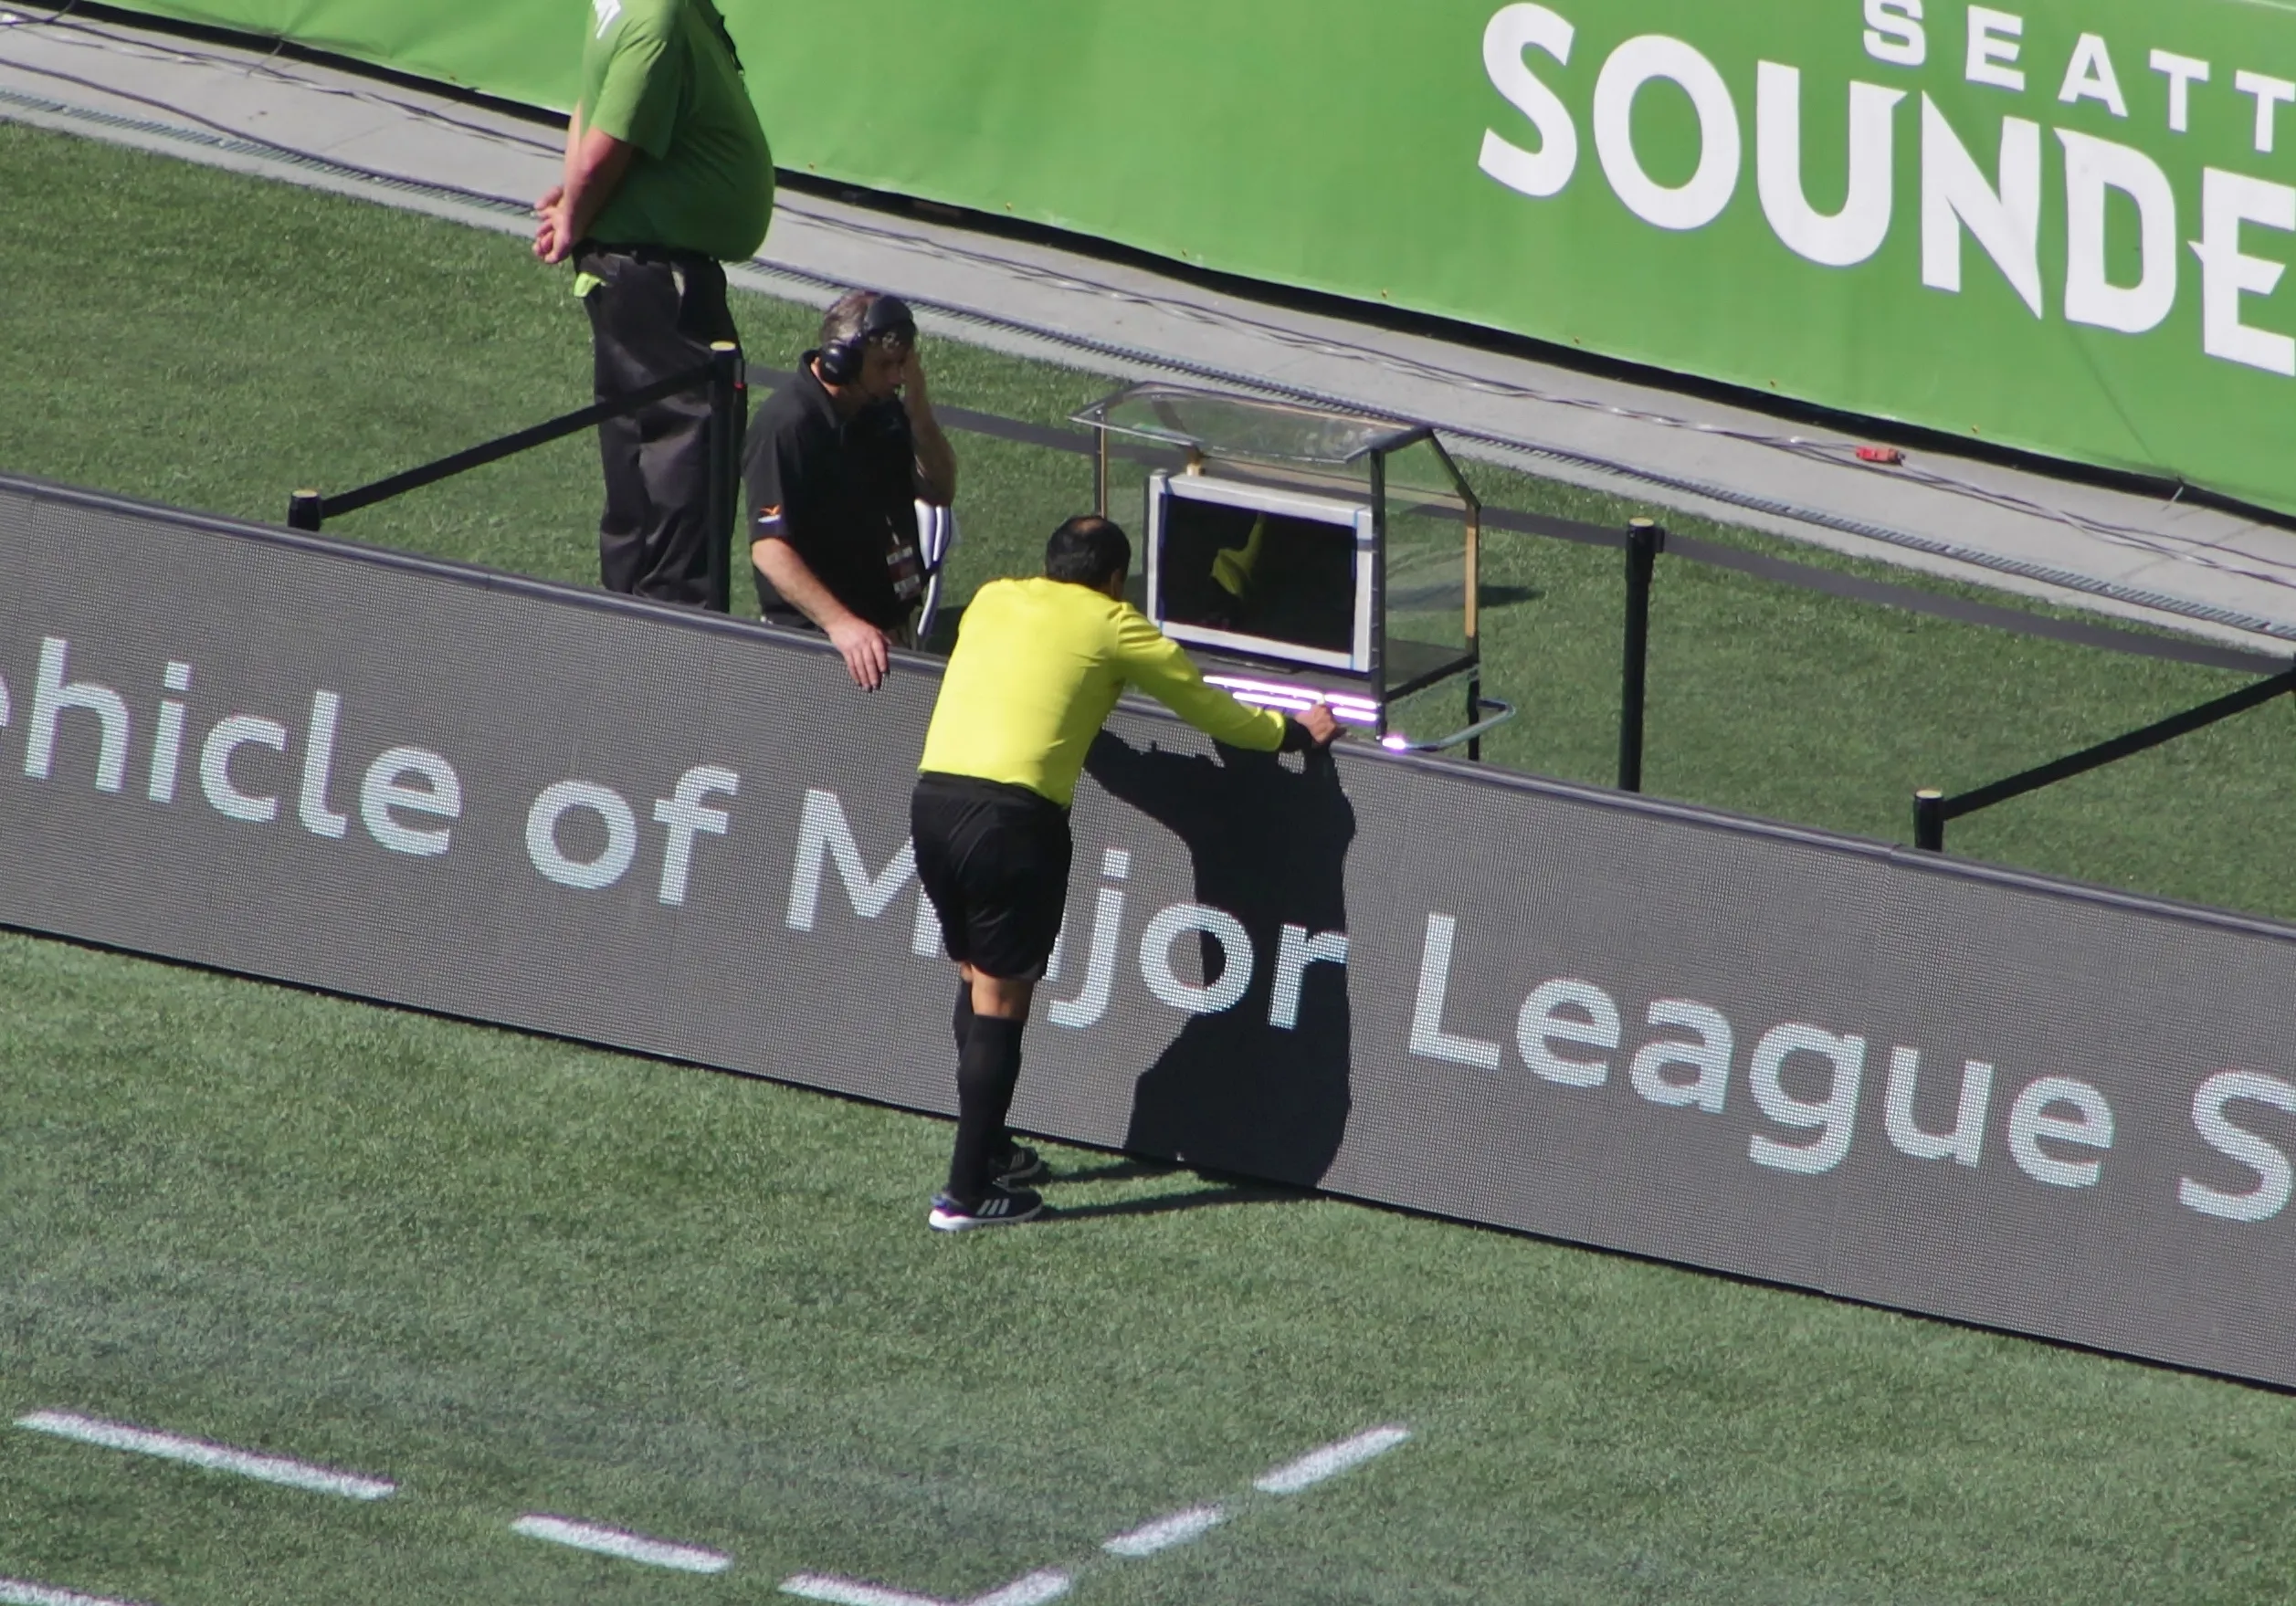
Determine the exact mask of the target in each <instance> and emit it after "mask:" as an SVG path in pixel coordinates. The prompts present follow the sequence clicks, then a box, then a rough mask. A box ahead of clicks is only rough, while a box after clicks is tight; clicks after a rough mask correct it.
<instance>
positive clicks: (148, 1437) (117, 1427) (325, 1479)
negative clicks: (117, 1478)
mask: <svg viewBox="0 0 2296 1606" xmlns="http://www.w3.org/2000/svg"><path fill="white" fill-rule="evenodd" d="M16 1426H18V1427H20V1428H30V1429H31V1430H32V1431H33V1432H35V1433H53V1434H55V1435H56V1436H57V1437H58V1438H59V1439H74V1440H77V1441H79V1443H83V1444H100V1445H102V1446H103V1447H104V1448H105V1449H107V1450H131V1451H133V1452H134V1453H135V1454H139V1455H156V1456H158V1457H160V1458H161V1459H162V1460H163V1461H182V1462H188V1463H189V1464H191V1465H193V1466H204V1467H206V1468H208V1469H210V1470H211V1471H215V1472H236V1473H237V1474H238V1475H240V1476H241V1477H249V1478H260V1479H262V1480H263V1481H264V1482H265V1483H267V1484H285V1485H288V1486H289V1487H290V1488H296V1489H310V1490H312V1491H314V1492H316V1493H318V1494H321V1495H341V1496H342V1497H343V1498H345V1499H346V1500H380V1499H381V1498H383V1496H385V1495H387V1494H389V1493H390V1492H391V1491H392V1490H394V1489H395V1488H397V1487H398V1485H396V1484H394V1483H392V1482H390V1481H389V1480H388V1479H387V1478H368V1477H360V1476H358V1475H355V1474H353V1473H347V1472H331V1471H329V1470H328V1469H327V1468H326V1467H323V1466H312V1465H311V1464H308V1463H305V1462H300V1461H290V1460H288V1459H287V1458H286V1457H285V1456H283V1455H258V1454H255V1453H254V1452H253V1451H249V1450H234V1449H232V1448H231V1447H230V1446H229V1445H226V1444H210V1443H207V1442H205V1440H202V1439H184V1438H178V1437H177V1436H176V1435H175V1434H174V1433H153V1432H151V1431H149V1430H148V1429H144V1428H137V1427H130V1426H129V1425H128V1424H127V1423H125V1422H100V1421H98V1420H97V1419H96V1418H94V1417H92V1416H79V1415H77V1414H75V1413H74V1412H68V1411H36V1412H33V1413H32V1414H31V1415H29V1416H19V1417H17V1418H16Z"/></svg>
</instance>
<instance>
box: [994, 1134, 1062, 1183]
mask: <svg viewBox="0 0 2296 1606" xmlns="http://www.w3.org/2000/svg"><path fill="white" fill-rule="evenodd" d="M1049 1169H1050V1168H1049V1167H1048V1166H1047V1165H1046V1164H1045V1162H1044V1156H1042V1155H1040V1154H1038V1153H1037V1151H1036V1150H1035V1149H1031V1148H1029V1147H1028V1145H1027V1144H1026V1143H1012V1144H1007V1145H1006V1147H1005V1148H1004V1149H1001V1150H1000V1151H998V1152H997V1153H995V1154H993V1155H991V1156H989V1160H988V1174H989V1176H990V1177H991V1178H992V1179H993V1180H994V1181H999V1182H1002V1183H1004V1184H1005V1185H1006V1187H1011V1186H1012V1185H1013V1184H1014V1183H1016V1182H1033V1181H1036V1180H1037V1178H1039V1177H1041V1176H1043V1175H1044V1174H1045V1173H1046V1172H1047V1170H1049Z"/></svg>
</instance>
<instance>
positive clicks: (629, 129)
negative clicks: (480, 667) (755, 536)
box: [534, 0, 774, 613]
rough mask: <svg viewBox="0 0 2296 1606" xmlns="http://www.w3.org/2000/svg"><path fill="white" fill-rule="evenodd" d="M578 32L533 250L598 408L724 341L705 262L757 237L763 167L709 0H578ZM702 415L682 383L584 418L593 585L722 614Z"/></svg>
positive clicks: (718, 277)
mask: <svg viewBox="0 0 2296 1606" xmlns="http://www.w3.org/2000/svg"><path fill="white" fill-rule="evenodd" d="M587 31H588V38H587V39H586V41H585V44H584V46H583V51H582V97H581V99H580V100H577V101H576V102H575V103H574V116H573V117H572V119H571V120H569V121H568V123H567V125H566V158H565V173H564V177H563V181H562V182H561V183H559V184H555V185H553V187H552V188H551V190H550V192H549V194H545V195H543V196H542V199H541V200H540V201H538V202H537V203H535V206H534V211H535V215H537V216H538V217H540V218H541V220H542V222H541V225H540V226H539V227H537V228H536V229H535V231H534V254H535V255H536V256H537V257H541V258H542V260H543V261H544V262H552V263H555V262H563V261H564V260H566V259H567V258H568V257H572V258H573V259H574V268H575V278H574V289H575V292H576V293H577V294H578V295H580V296H581V297H582V298H583V299H584V301H585V304H586V305H587V306H588V308H589V310H590V328H591V334H592V349H593V352H594V354H595V376H596V391H597V398H598V400H599V401H601V402H609V401H614V400H616V399H617V398H619V397H621V396H625V395H627V394H630V393H631V392H633V391H639V390H644V389H645V388H646V387H647V386H648V385H651V384H656V383H659V382H660V381H662V380H665V379H668V378H669V377H670V376H671V375H673V374H676V373H682V372H685V371H687V370H689V369H691V368H695V367H697V366H699V365H700V364H701V363H702V362H706V361H708V359H709V355H710V346H711V342H712V341H735V342H736V343H737V344H738V343H739V340H740V337H739V335H738V334H737V333H736V331H735V330H734V327H733V318H732V313H731V312H730V311H729V310H727V307H726V301H725V270H724V268H722V267H721V266H720V264H721V263H724V262H734V261H745V260H747V259H748V258H749V257H752V256H753V255H754V254H755V253H756V251H757V248H758V247H759V246H760V245H762V244H764V239H765V227H766V225H767V223H768V222H769V221H770V220H771V219H772V217H773V211H774V158H773V152H771V151H770V150H768V149H767V147H766V144H765V134H764V130H763V129H761V128H760V127H759V126H758V121H757V110H756V108H755V107H753V105H752V104H751V103H750V98H749V91H748V89H746V88H745V87H744V86H743V80H742V64H741V61H740V59H739V58H737V57H736V56H735V54H734V50H733V40H732V36H731V35H729V34H728V33H727V32H726V27H725V19H724V18H723V17H721V16H719V15H718V10H717V7H716V6H715V5H713V4H711V0H592V4H591V16H590V17H589V19H588V30H587ZM709 419H710V404H709V397H708V395H707V394H706V393H704V392H703V391H701V390H700V389H696V390H693V391H691V392H687V393H683V394H679V395H675V396H671V397H669V399H667V400H665V401H660V402H656V403H653V404H650V405H648V407H646V408H645V409H644V410H642V411H640V412H637V413H635V414H626V415H623V416H621V417H619V418H616V419H612V420H610V421H608V422H607V423H606V424H602V425H599V426H598V447H599V452H600V456H601V457H602V458H603V460H604V463H605V467H606V513H605V516H604V517H603V518H602V519H601V520H599V524H598V565H599V570H600V573H601V576H602V578H603V580H604V582H605V583H606V587H607V589H609V590H612V591H619V592H626V593H630V594H632V595H636V596H646V597H653V598H657V599H658V600H661V601H664V602H673V603H683V604H689V605H690V606H696V607H707V608H715V609H717V610H718V611H719V612H721V613H722V612H724V611H725V609H726V607H727V604H728V597H727V587H728V576H729V573H730V570H729V567H728V556H727V552H728V547H729V543H730V542H731V541H732V530H731V529H727V530H711V529H710V528H709V522H710V520H709V509H710V502H711V497H710V484H709V461H710V451H709ZM729 472H732V469H731V468H729ZM723 505H724V506H727V507H731V506H732V505H733V502H732V500H730V499H729V500H728V501H727V502H726V503H725V504H723Z"/></svg>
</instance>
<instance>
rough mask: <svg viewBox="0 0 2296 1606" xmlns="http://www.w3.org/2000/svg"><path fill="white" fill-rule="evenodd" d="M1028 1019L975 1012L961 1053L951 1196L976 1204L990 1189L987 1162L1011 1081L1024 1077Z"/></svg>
mask: <svg viewBox="0 0 2296 1606" xmlns="http://www.w3.org/2000/svg"><path fill="white" fill-rule="evenodd" d="M1023 1024H1024V1023H1022V1022H1020V1021H1007V1020H1004V1019H1001V1018H999V1017H998V1016H995V1015H974V1017H973V1029H972V1030H971V1031H970V1032H968V1033H966V1034H964V1053H963V1054H962V1055H958V1057H957V1129H956V1149H955V1152H954V1153H953V1154H952V1155H951V1156H950V1157H949V1196H950V1197H951V1198H953V1199H954V1200H955V1201H956V1202H958V1203H960V1204H978V1203H979V1202H981V1198H982V1196H983V1195H984V1194H985V1193H986V1192H987V1191H988V1163H989V1158H990V1154H991V1151H992V1150H994V1149H995V1147H996V1141H997V1139H999V1138H1001V1137H1003V1136H1004V1133H1005V1112H1006V1110H1008V1109H1010V1108H1011V1107H1012V1103H1013V1085H1014V1084H1015V1083H1016V1082H1017V1081H1019V1080H1020V1029H1021V1027H1022V1025H1023Z"/></svg>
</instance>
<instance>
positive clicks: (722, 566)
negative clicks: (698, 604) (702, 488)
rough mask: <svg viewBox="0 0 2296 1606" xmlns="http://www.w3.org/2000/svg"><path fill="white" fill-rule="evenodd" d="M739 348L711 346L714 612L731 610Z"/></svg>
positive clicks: (728, 343)
mask: <svg viewBox="0 0 2296 1606" xmlns="http://www.w3.org/2000/svg"><path fill="white" fill-rule="evenodd" d="M741 404H742V349H741V348H740V347H739V346H737V345H735V344H734V343H733V342H732V341H711V345H710V591H711V606H712V607H714V608H715V609H716V610H717V611H718V612H719V613H721V614H723V613H728V612H731V611H732V587H733V575H732V554H731V552H730V551H729V550H728V546H729V543H730V542H731V541H732V539H733V510H734V509H735V508H736V507H737V506H739V499H738V498H737V497H736V496H735V495H734V488H735V486H736V483H737V481H738V480H739V478H740V476H741V472H742V466H741V462H740V453H741V449H742V443H741V441H740V439H739V438H738V436H739V433H740V430H741V427H742V425H741Z"/></svg>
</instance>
